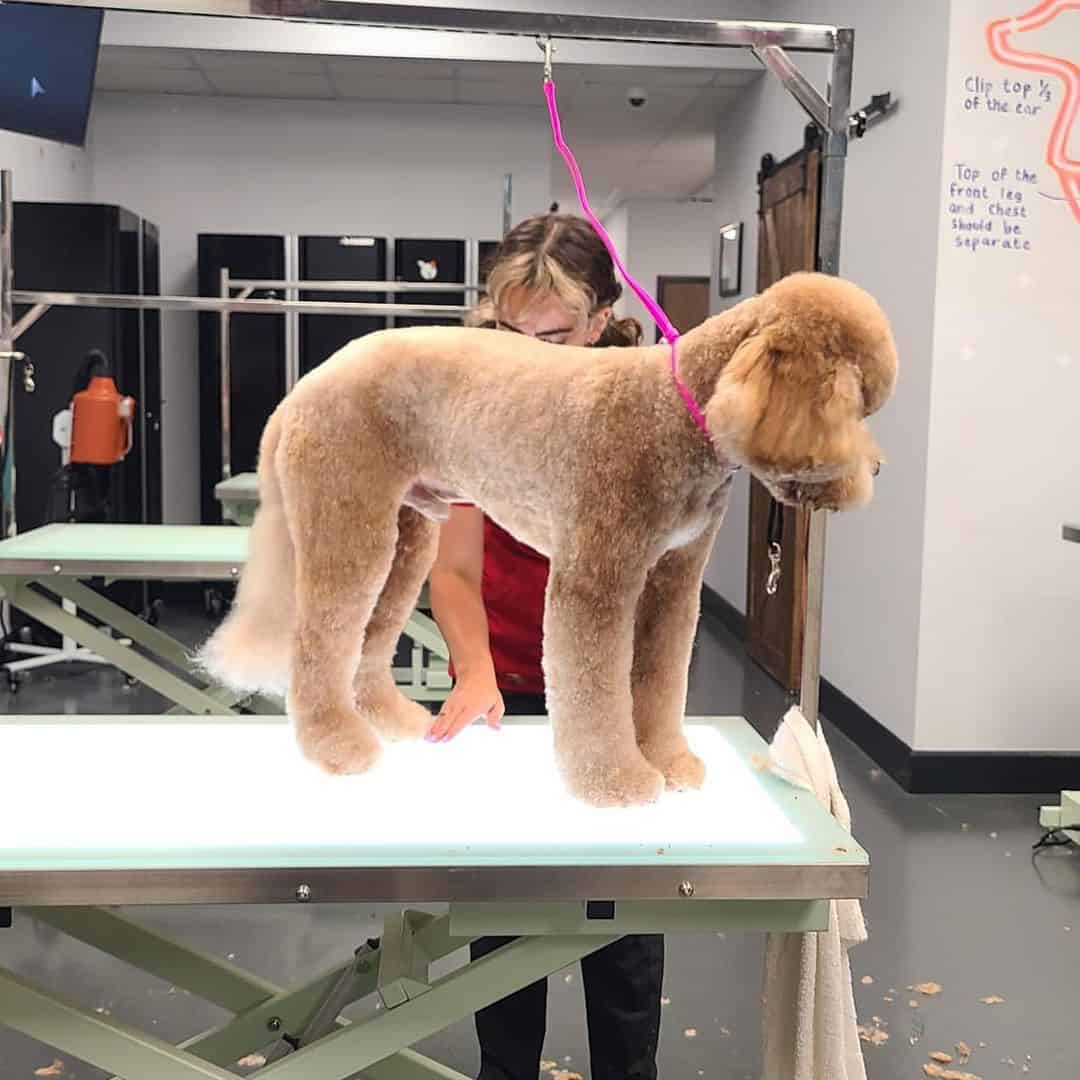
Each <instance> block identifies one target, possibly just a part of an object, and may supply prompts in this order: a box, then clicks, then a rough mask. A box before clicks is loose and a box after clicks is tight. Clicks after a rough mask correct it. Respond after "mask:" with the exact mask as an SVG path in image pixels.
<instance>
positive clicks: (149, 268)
mask: <svg viewBox="0 0 1080 1080" xmlns="http://www.w3.org/2000/svg"><path fill="white" fill-rule="evenodd" d="M156 234H157V230H156V227H155V226H153V225H152V224H151V223H149V222H146V221H143V220H141V219H140V218H139V217H137V216H136V215H135V214H133V213H131V212H130V211H128V210H125V209H123V208H121V207H118V206H107V205H98V204H83V203H33V202H17V203H16V204H15V207H14V222H13V257H14V264H15V278H14V286H15V288H16V289H25V290H30V291H37V292H49V291H53V292H76V293H79V292H81V293H125V294H136V295H138V294H141V293H144V292H147V291H148V286H152V287H153V289H154V290H156V288H157V282H158V280H159V275H160V267H159V265H158V250H157V241H156ZM25 310H26V309H25V307H23V306H21V305H20V306H18V307H17V308H16V313H15V314H16V318H18V317H19V316H20V315H21V314H22V313H23V311H25ZM148 314H149V313H146V312H141V311H134V310H131V311H118V310H115V309H109V308H89V307H87V308H79V307H55V308H53V309H52V310H50V311H49V312H48V313H47V314H46V315H44V316H43V317H42V318H41V319H40V320H39V321H38V322H36V323H35V324H34V325H33V326H32V327H31V328H30V329H29V330H27V331H26V332H25V333H24V334H22V335H21V336H20V337H19V339H18V341H17V342H16V348H18V349H19V350H20V351H21V352H24V353H26V354H27V355H28V356H29V358H30V360H31V361H32V362H33V364H34V367H35V370H36V387H35V390H34V392H33V393H28V392H27V391H26V390H25V388H24V386H23V383H22V379H21V378H20V377H17V378H16V380H15V399H14V449H15V470H16V487H15V514H16V527H17V529H18V531H19V532H26V531H28V530H30V529H33V528H37V527H38V526H41V525H44V524H46V523H47V522H48V521H49V520H65V519H66V517H65V513H64V510H65V502H64V499H63V491H62V487H61V485H60V483H59V478H60V474H61V452H60V448H59V447H58V446H57V445H56V444H55V443H54V442H53V439H52V423H53V417H54V416H55V415H56V413H58V412H60V411H61V410H63V409H65V408H67V407H68V406H69V404H70V402H71V397H72V394H73V392H74V391H75V389H76V387H75V382H76V379H77V376H78V374H79V372H80V369H81V368H82V367H83V364H84V361H85V359H86V355H87V353H88V352H89V351H90V350H91V349H101V350H102V351H103V352H104V353H105V355H106V356H107V357H108V359H109V362H110V365H111V368H112V373H113V376H114V378H115V380H116V386H117V389H118V390H119V391H120V393H121V394H130V395H131V396H132V397H134V398H135V401H136V409H137V415H136V422H135V428H134V432H133V443H132V449H131V452H130V453H129V454H128V456H127V457H126V458H125V459H124V460H123V461H122V462H121V463H120V464H118V465H115V466H111V467H99V466H81V467H80V470H79V471H80V473H81V474H85V475H84V479H86V480H87V482H89V483H91V484H93V485H94V486H95V487H97V488H98V489H99V490H100V491H101V492H102V493H103V494H104V495H106V496H107V500H108V510H107V515H108V516H107V519H108V520H111V521H115V522H125V523H140V522H142V523H150V524H154V523H160V521H161V487H162V475H161V431H160V425H159V424H158V423H157V421H158V418H159V417H160V415H161V370H160V365H161V342H160V328H159V326H158V321H159V320H158V319H157V317H156V314H155V315H154V316H153V317H151V318H147V315H148ZM105 591H106V592H107V594H108V595H109V596H111V597H112V598H113V599H114V600H116V601H117V602H119V603H122V604H124V606H126V607H127V608H129V610H132V611H141V610H143V609H144V608H145V607H146V605H147V604H148V602H149V596H150V595H151V593H152V591H153V590H151V589H150V588H149V586H146V585H144V584H143V583H139V582H118V583H116V584H114V585H112V586H110V587H109V588H108V589H107V590H105ZM41 635H42V636H44V637H45V638H47V639H54V638H53V635H51V634H50V633H48V632H45V631H44V630H43V629H42V630H41Z"/></svg>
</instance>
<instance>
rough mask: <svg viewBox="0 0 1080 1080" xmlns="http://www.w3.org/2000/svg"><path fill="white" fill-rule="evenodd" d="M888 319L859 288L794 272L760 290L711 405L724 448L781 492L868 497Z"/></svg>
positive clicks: (884, 387)
mask: <svg viewBox="0 0 1080 1080" xmlns="http://www.w3.org/2000/svg"><path fill="white" fill-rule="evenodd" d="M895 378H896V353H895V346H894V344H893V341H892V335H891V332H890V331H889V326H888V322H887V321H886V320H885V317H884V315H883V314H882V313H881V311H880V309H879V308H878V307H877V305H876V304H875V303H874V301H873V300H872V299H871V298H870V297H869V296H868V295H867V294H866V293H864V292H863V291H862V290H861V289H858V288H857V287H856V286H854V285H851V284H850V283H848V282H845V281H841V280H839V279H836V278H828V277H826V276H825V275H820V274H793V275H791V276H790V277H788V278H785V279H783V280H782V281H781V282H779V283H777V284H776V285H774V286H772V287H771V288H769V289H767V290H766V291H765V292H764V293H763V294H762V295H761V296H760V297H757V298H756V300H755V310H754V319H753V320H752V322H750V323H748V324H747V333H746V336H745V337H744V338H743V340H742V341H741V342H739V343H738V345H737V346H736V347H735V348H734V350H733V352H732V354H731V356H730V358H729V359H728V361H727V363H726V364H725V365H724V367H723V368H722V369H721V372H720V375H719V378H718V380H717V383H716V388H715V392H714V394H713V396H712V397H711V399H710V400H709V402H708V405H707V406H706V410H705V414H706V419H707V422H708V425H709V430H710V432H711V433H712V435H713V438H714V440H715V442H716V444H717V446H718V447H719V449H720V450H721V452H723V453H725V454H726V455H728V456H729V457H730V458H732V459H733V460H734V461H736V462H738V463H740V464H742V465H745V466H746V467H747V468H748V469H750V471H751V472H753V473H754V474H755V475H756V476H757V477H758V478H759V479H760V480H761V481H762V482H763V483H765V485H766V486H767V487H768V488H769V489H770V491H772V492H773V494H774V496H775V497H776V498H779V499H782V501H784V502H797V503H802V504H806V505H810V506H824V507H829V508H833V509H845V508H847V507H850V506H854V505H858V504H860V503H863V502H866V501H868V499H869V498H870V495H871V494H872V491H873V476H874V474H875V473H876V472H877V470H878V467H879V465H880V461H881V454H880V451H879V450H878V448H877V446H876V445H875V443H874V440H873V438H872V437H871V436H870V433H869V432H868V431H867V430H866V428H865V426H864V424H863V420H864V418H865V417H866V416H867V415H869V414H870V413H871V412H874V411H875V410H876V409H878V408H880V406H881V405H882V404H883V403H884V401H885V400H887V398H888V397H889V395H890V394H891V393H892V390H893V386H894V384H895Z"/></svg>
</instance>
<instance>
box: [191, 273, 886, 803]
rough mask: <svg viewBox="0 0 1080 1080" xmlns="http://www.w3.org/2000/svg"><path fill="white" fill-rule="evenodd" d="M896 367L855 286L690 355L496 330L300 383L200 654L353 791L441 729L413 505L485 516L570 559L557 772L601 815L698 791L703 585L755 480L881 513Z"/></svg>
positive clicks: (761, 301)
mask: <svg viewBox="0 0 1080 1080" xmlns="http://www.w3.org/2000/svg"><path fill="white" fill-rule="evenodd" d="M896 363H897V360H896V349H895V345H894V343H893V338H892V334H891V331H890V328H889V325H888V321H887V319H886V317H885V316H884V314H883V313H882V311H881V310H880V308H879V307H878V305H877V304H876V303H875V302H874V300H873V299H871V297H869V296H868V295H867V294H866V293H865V292H863V291H862V290H860V289H859V288H857V287H856V286H854V285H852V284H850V283H848V282H845V281H842V280H839V279H837V278H833V277H828V276H825V275H820V274H805V273H804V274H793V275H791V276H790V277H787V278H785V279H783V280H782V281H780V282H778V283H777V284H775V285H773V286H772V287H771V288H769V289H768V290H766V291H765V292H763V293H762V294H761V295H759V296H756V297H754V298H752V299H749V300H747V301H745V302H743V303H742V304H740V305H738V306H737V307H735V308H733V309H731V310H730V311H728V312H726V313H724V314H722V315H718V316H715V317H713V318H711V319H709V320H708V321H706V322H705V323H704V324H702V325H701V326H700V327H698V328H697V329H695V330H694V331H692V332H691V333H688V334H686V335H685V336H684V337H683V338H682V339H681V340H680V342H679V372H680V375H681V377H682V379H683V380H684V382H685V383H686V384H687V386H688V387H689V388H690V389H691V391H692V392H693V394H694V396H695V398H696V399H697V401H698V402H699V403H700V404H701V406H702V408H703V410H704V413H705V417H706V420H707V423H708V427H709V433H710V435H711V444H710V442H709V441H708V440H706V439H705V438H704V437H703V433H702V432H701V431H700V430H699V429H698V428H697V427H696V426H695V424H694V423H693V421H692V420H691V418H690V417H689V415H688V414H687V411H686V409H685V408H684V406H683V403H682V401H681V400H680V398H679V396H678V393H677V391H676V389H675V387H674V385H673V381H672V378H671V374H670V371H669V354H668V349H667V347H666V346H664V345H658V346H654V347H643V348H630V349H627V348H613V349H575V348H571V347H568V346H554V345H548V344H544V343H542V342H538V341H534V340H531V339H527V338H523V337H518V336H512V335H509V334H505V333H499V332H497V331H492V330H481V329H468V328H457V327H453V328H450V327H430V328H421V329H408V330H391V331H385V332H382V333H377V334H372V335H370V336H368V337H365V338H362V339H359V340H357V341H354V342H352V343H350V344H349V345H347V346H345V347H344V348H343V349H341V350H340V351H339V352H338V353H336V354H335V355H334V356H333V357H331V358H330V359H329V360H327V361H326V363H324V364H323V365H322V366H320V367H319V368H317V369H315V370H314V371H312V372H311V373H310V374H308V375H306V376H305V377H304V378H303V379H301V380H300V382H298V383H297V385H296V387H295V389H294V390H293V391H292V393H291V394H289V396H288V397H287V398H285V400H284V401H282V402H281V404H280V405H279V406H278V408H277V410H276V411H275V412H274V414H273V416H272V417H271V418H270V420H269V422H268V423H267V425H266V429H265V431H264V434H263V437H262V444H261V449H260V460H259V466H258V471H259V488H260V500H261V502H260V508H259V511H258V514H257V515H256V518H255V522H254V524H253V526H252V531H251V537H250V557H249V561H248V563H247V565H246V567H245V569H244V572H243V574H242V576H241V580H240V585H239V589H238V592H237V597H236V602H235V604H234V606H233V608H232V610H231V612H230V614H229V616H228V617H227V619H226V620H225V622H224V623H223V624H222V625H221V627H220V628H219V629H218V630H217V632H216V633H215V634H213V635H212V637H211V638H210V640H209V641H208V642H207V643H206V645H205V647H204V649H203V650H202V653H201V657H202V662H203V664H204V666H205V667H206V668H207V670H208V671H209V672H210V673H211V674H213V675H214V676H215V677H217V678H218V679H220V680H221V681H222V682H224V683H226V684H228V685H232V686H235V687H238V688H243V689H251V690H269V691H278V692H281V693H284V694H286V696H287V702H288V711H289V715H290V716H291V718H292V719H293V721H294V724H295V730H296V735H297V738H298V741H299V744H300V747H301V749H302V751H303V752H304V753H305V754H306V755H307V756H308V757H309V758H310V759H312V760H313V761H315V762H317V763H318V764H319V765H321V766H322V767H323V768H324V769H326V770H327V771H329V772H332V773H347V772H360V771H363V770H365V769H367V768H368V767H370V766H371V764H372V763H373V762H374V761H375V759H376V757H377V756H378V754H379V752H380V745H381V739H384V738H385V739H396V738H417V737H421V736H422V735H424V734H425V733H426V732H427V730H428V728H429V727H430V725H431V722H432V717H431V715H430V713H428V711H427V710H426V709H424V708H423V707H422V706H421V705H419V704H417V703H415V702H412V701H410V700H408V699H407V698H406V697H405V696H404V695H402V694H401V693H400V692H399V691H398V689H397V688H396V687H395V685H394V683H393V680H392V676H391V658H392V654H393V650H394V646H395V643H396V641H397V638H398V634H399V633H400V631H401V629H402V627H403V625H404V623H405V621H406V619H407V618H408V615H409V612H410V611H411V609H412V607H413V605H414V604H415V602H416V599H417V597H418V594H419V592H420V589H421V586H422V584H423V582H424V580H425V578H426V576H427V574H428V571H429V570H430V568H431V564H432V562H433V560H434V556H435V547H436V538H437V532H438V526H437V524H436V522H435V521H434V520H432V518H433V517H435V516H437V515H436V514H435V513H434V512H433V511H431V510H430V509H429V510H428V512H427V513H426V514H425V513H422V512H420V510H418V509H416V508H415V507H417V506H420V507H421V509H423V504H422V503H419V502H417V501H416V500H412V501H411V503H410V501H409V493H410V492H411V491H413V490H415V489H416V487H417V485H422V486H423V487H426V488H427V489H429V490H430V491H435V492H439V493H451V492H452V493H454V497H458V498H460V499H461V500H463V501H468V502H471V503H474V504H475V505H476V506H478V507H480V508H481V509H483V510H484V511H485V512H486V513H487V514H488V515H489V516H490V517H491V518H492V519H493V520H495V521H496V522H498V523H499V524H500V525H501V526H502V527H503V528H505V529H507V530H508V531H509V532H511V533H512V534H513V535H515V536H516V537H518V538H519V539H521V540H522V541H523V542H525V543H527V544H529V545H530V546H532V547H533V548H535V549H536V550H537V551H540V552H542V553H543V554H545V555H547V556H548V557H549V559H550V560H551V572H550V577H549V585H548V593H547V601H546V612H545V617H544V653H543V663H544V673H545V679H546V684H547V689H548V705H549V712H550V718H551V723H552V727H553V731H554V739H555V748H556V754H557V758H558V761H559V767H560V770H561V773H562V776H563V779H564V781H565V784H566V786H567V788H568V789H569V791H570V792H571V793H572V794H573V795H575V796H576V797H578V798H580V799H583V800H585V801H587V802H589V803H592V804H596V805H628V804H637V803H643V802H648V801H651V800H654V799H656V798H658V797H659V795H660V793H661V791H662V790H663V789H664V788H665V786H666V787H668V788H674V789H678V788H690V787H696V786H699V785H700V784H701V783H702V780H703V777H704V769H703V765H702V763H701V761H700V760H699V759H698V758H697V757H695V755H694V754H693V753H692V752H691V751H690V749H689V747H688V745H687V743H686V739H685V737H684V735H683V727H682V724H683V712H684V708H685V701H686V682H687V669H688V666H689V661H690V650H691V645H692V642H693V637H694V631H695V627H696V623H697V617H698V604H699V594H700V587H701V579H702V574H703V572H704V568H705V564H706V561H707V559H708V555H709V552H710V550H711V547H712V544H713V540H714V538H715V535H716V531H717V529H718V528H719V527H720V524H721V521H722V519H723V516H724V510H725V507H726V504H727V498H728V493H729V490H730V487H731V482H732V477H733V474H734V471H735V469H736V468H737V467H739V466H745V467H746V468H747V469H749V470H750V471H751V472H752V473H753V474H754V475H755V476H757V477H758V478H759V479H760V480H761V481H762V482H763V483H764V484H765V485H766V487H767V488H768V489H769V490H770V491H771V492H772V493H773V495H774V496H775V497H777V498H778V499H780V500H782V501H784V502H787V503H794V504H801V505H806V506H811V507H815V508H824V509H833V510H843V509H848V508H851V507H854V506H858V505H860V504H862V503H865V502H866V501H868V500H869V499H870V497H871V495H872V490H873V476H874V475H875V474H876V472H877V468H878V465H879V463H880V458H881V455H880V453H879V451H878V448H877V446H876V444H875V443H874V440H873V438H872V437H871V435H870V433H869V432H868V430H867V429H866V427H865V425H864V420H865V418H866V417H867V416H868V415H870V414H871V413H873V412H875V411H876V410H877V409H879V408H880V407H881V406H882V405H883V404H884V403H885V401H886V400H887V399H888V397H889V396H890V395H891V393H892V391H893V387H894V385H895V380H896Z"/></svg>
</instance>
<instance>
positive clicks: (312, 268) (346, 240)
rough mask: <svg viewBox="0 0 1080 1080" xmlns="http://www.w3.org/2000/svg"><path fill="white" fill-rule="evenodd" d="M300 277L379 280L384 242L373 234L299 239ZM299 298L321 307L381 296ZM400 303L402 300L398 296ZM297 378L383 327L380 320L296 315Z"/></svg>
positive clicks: (310, 295)
mask: <svg viewBox="0 0 1080 1080" xmlns="http://www.w3.org/2000/svg"><path fill="white" fill-rule="evenodd" d="M299 246H300V278H301V279H302V280H303V281H385V280H386V240H385V239H383V238H382V237H375V236H301V237H300V241H299ZM300 299H301V300H316V301H318V300H321V301H323V302H325V303H339V302H340V303H350V304H381V303H384V302H385V301H386V299H387V294H386V293H383V292H371V293H357V292H308V291H303V292H301V293H300ZM402 299H407V298H406V297H402ZM299 322H300V375H301V376H304V375H306V374H307V373H308V372H309V371H311V369H312V368H314V367H318V366H319V364H321V363H322V362H323V361H324V360H326V359H327V358H328V357H330V356H332V355H333V354H334V353H335V352H337V350H338V349H340V348H341V347H342V346H343V345H346V344H348V343H349V342H350V341H352V340H353V339H354V338H358V337H363V336H364V335H365V334H370V333H373V332H374V331H376V330H384V329H386V325H387V321H386V318H385V317H375V316H363V315H301V316H300V319H299Z"/></svg>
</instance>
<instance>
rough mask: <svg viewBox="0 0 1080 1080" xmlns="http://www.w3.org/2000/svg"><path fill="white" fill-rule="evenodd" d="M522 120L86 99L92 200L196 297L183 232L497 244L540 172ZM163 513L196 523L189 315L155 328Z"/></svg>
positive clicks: (537, 139) (188, 235)
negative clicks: (144, 223)
mask: <svg viewBox="0 0 1080 1080" xmlns="http://www.w3.org/2000/svg"><path fill="white" fill-rule="evenodd" d="M546 125H547V118H546V114H545V113H543V112H542V111H541V110H538V109H522V108H499V107H492V108H481V107H476V106H469V107H456V106H437V107H433V106H423V107H420V106H412V105H394V106H389V105H379V106H378V107H373V106H372V105H370V104H365V103H362V102H358V103H335V102H325V101H318V102H303V101H277V100H269V99H266V100H252V99H238V98H236V99H234V98H215V99H212V100H211V99H203V98H194V97H180V96H159V95H146V96H141V95H138V96H137V95H127V94H101V95H98V96H97V97H96V98H95V101H94V111H93V117H92V126H91V133H90V148H91V151H92V154H93V160H94V198H95V200H97V201H101V202H113V203H119V204H120V205H123V206H126V207H128V208H130V209H131V210H133V211H135V212H137V213H140V214H143V215H145V216H146V217H148V218H149V219H150V220H152V221H155V222H156V223H157V224H158V225H159V226H160V228H161V251H162V287H163V291H165V292H175V293H181V294H189V295H190V294H194V293H195V292H196V291H197V265H196V255H197V242H196V237H197V234H198V233H199V232H256V231H269V232H273V233H309V232H310V233H326V232H329V233H331V234H334V233H339V232H359V233H365V232H366V233H372V234H374V235H378V236H390V237H393V236H407V235H413V236H425V235H428V236H448V237H462V238H470V237H473V238H478V239H491V238H497V237H498V236H499V234H500V229H501V212H502V183H503V176H504V174H505V173H507V172H511V173H513V175H514V213H515V216H518V217H520V216H524V215H525V214H529V213H535V212H537V211H541V210H545V209H546V208H547V205H548V201H549V198H550V189H551V173H550V166H551V159H550V153H549V140H548V133H547V127H546ZM162 322H163V366H164V371H163V383H164V396H165V404H164V410H163V415H164V421H163V425H164V428H163V439H164V457H165V513H166V519H167V520H169V521H173V522H186V521H196V520H197V519H198V445H199V443H198V439H199V423H198V394H197V378H198V353H197V321H196V318H195V317H194V316H192V315H187V314H179V313H178V314H166V315H165V316H163V320H162Z"/></svg>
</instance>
